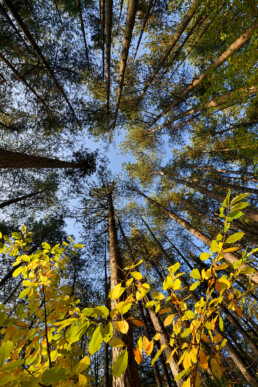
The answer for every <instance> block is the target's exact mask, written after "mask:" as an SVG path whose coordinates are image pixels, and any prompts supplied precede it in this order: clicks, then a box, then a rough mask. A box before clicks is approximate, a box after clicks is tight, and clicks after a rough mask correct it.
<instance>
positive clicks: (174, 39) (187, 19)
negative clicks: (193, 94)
mask: <svg viewBox="0 0 258 387" xmlns="http://www.w3.org/2000/svg"><path fill="white" fill-rule="evenodd" d="M199 4H200V1H199V0H194V1H193V2H192V4H191V6H190V7H189V9H188V12H187V13H186V15H185V17H184V19H183V20H182V21H181V23H180V24H179V25H178V27H177V29H176V31H175V33H174V35H173V36H172V38H171V40H170V42H169V45H168V47H167V49H166V51H165V52H164V54H163V55H162V57H161V59H160V61H159V63H158V64H157V66H156V68H155V69H154V70H153V72H152V74H151V76H150V77H149V79H148V80H147V82H146V84H145V86H144V89H143V91H142V92H141V94H140V96H139V100H141V99H142V98H143V96H144V95H145V93H146V91H147V90H148V88H149V86H150V85H151V84H152V82H153V80H154V78H155V77H156V75H157V74H158V72H159V71H160V69H161V68H162V66H163V65H164V63H165V61H166V60H167V58H168V56H169V54H170V53H171V51H172V50H173V48H174V47H175V45H176V43H177V42H178V40H179V39H180V36H181V35H182V33H183V32H184V30H185V29H186V27H187V26H188V24H189V23H190V21H191V19H192V17H193V16H194V14H195V11H196V10H197V8H198V7H199Z"/></svg>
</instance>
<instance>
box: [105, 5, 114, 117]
mask: <svg viewBox="0 0 258 387" xmlns="http://www.w3.org/2000/svg"><path fill="white" fill-rule="evenodd" d="M112 8H113V0H106V1H105V40H106V82H107V115H108V117H109V100H110V58H111V33H112Z"/></svg>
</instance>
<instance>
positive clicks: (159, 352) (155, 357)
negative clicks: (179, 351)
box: [151, 344, 166, 366]
mask: <svg viewBox="0 0 258 387" xmlns="http://www.w3.org/2000/svg"><path fill="white" fill-rule="evenodd" d="M164 348H166V345H165V344H162V346H161V347H160V349H159V350H158V352H157V353H156V355H155V356H154V358H153V359H152V361H151V365H152V366H153V364H154V363H155V362H156V361H157V360H158V358H159V357H160V355H161V354H162V352H163V350H164Z"/></svg>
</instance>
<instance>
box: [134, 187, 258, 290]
mask: <svg viewBox="0 0 258 387" xmlns="http://www.w3.org/2000/svg"><path fill="white" fill-rule="evenodd" d="M134 191H135V192H137V193H138V194H140V195H141V196H143V197H145V198H146V199H147V200H148V201H149V202H150V203H151V204H154V205H155V206H157V207H158V208H160V210H161V211H162V212H163V213H165V214H166V215H167V216H168V217H169V218H170V219H172V220H174V221H175V222H177V223H178V224H179V225H180V226H182V227H183V228H184V229H186V230H188V231H189V232H190V233H191V234H192V235H194V236H195V237H196V238H198V239H199V240H200V241H201V242H203V243H205V244H206V245H207V246H209V247H210V246H211V239H210V238H209V237H207V235H205V234H204V233H203V232H201V231H199V230H197V229H196V228H195V227H193V226H192V225H191V224H190V223H189V222H187V221H186V220H184V219H182V218H180V217H179V216H177V215H176V214H174V213H173V212H172V211H170V210H168V209H167V208H166V207H164V206H162V205H161V204H159V203H158V202H156V201H155V200H153V199H151V198H150V197H148V196H147V195H145V194H144V193H143V192H140V191H139V190H137V189H134ZM224 259H225V260H226V261H227V262H228V263H230V264H231V265H232V266H233V265H234V262H239V259H238V258H237V257H236V256H235V255H234V254H232V253H224ZM241 267H242V268H244V267H250V266H249V265H247V264H243V265H241ZM246 276H247V277H248V278H250V279H251V280H252V281H253V282H255V283H256V284H258V273H257V272H255V273H251V274H246Z"/></svg>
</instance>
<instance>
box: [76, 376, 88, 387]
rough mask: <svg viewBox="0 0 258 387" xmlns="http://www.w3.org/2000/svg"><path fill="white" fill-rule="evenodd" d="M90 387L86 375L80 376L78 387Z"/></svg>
mask: <svg viewBox="0 0 258 387" xmlns="http://www.w3.org/2000/svg"><path fill="white" fill-rule="evenodd" d="M86 386H88V379H87V378H86V376H85V375H83V374H79V375H78V387H86Z"/></svg>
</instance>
